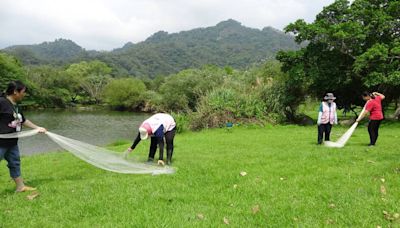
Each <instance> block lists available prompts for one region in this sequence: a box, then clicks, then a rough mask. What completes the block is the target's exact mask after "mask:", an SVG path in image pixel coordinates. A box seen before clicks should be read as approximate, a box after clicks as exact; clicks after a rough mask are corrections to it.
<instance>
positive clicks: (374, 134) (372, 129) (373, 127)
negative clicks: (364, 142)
mask: <svg viewBox="0 0 400 228" xmlns="http://www.w3.org/2000/svg"><path fill="white" fill-rule="evenodd" d="M381 122H382V120H370V121H369V123H368V133H369V140H370V143H369V144H370V145H375V143H376V140H377V139H378V135H379V126H380V125H381Z"/></svg>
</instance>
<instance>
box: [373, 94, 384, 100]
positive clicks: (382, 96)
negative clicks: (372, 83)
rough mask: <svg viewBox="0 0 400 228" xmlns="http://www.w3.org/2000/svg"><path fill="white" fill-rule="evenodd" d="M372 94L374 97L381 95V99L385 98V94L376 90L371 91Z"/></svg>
mask: <svg viewBox="0 0 400 228" xmlns="http://www.w3.org/2000/svg"><path fill="white" fill-rule="evenodd" d="M372 95H374V96H375V97H377V96H379V97H381V99H382V100H383V99H385V95H383V94H381V93H378V92H373V93H372Z"/></svg>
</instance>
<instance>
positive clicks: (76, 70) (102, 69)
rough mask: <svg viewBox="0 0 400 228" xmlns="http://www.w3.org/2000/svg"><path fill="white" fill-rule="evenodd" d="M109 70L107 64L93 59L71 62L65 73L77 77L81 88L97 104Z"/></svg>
mask: <svg viewBox="0 0 400 228" xmlns="http://www.w3.org/2000/svg"><path fill="white" fill-rule="evenodd" d="M111 70H112V69H111V68H110V67H109V66H107V64H105V63H103V62H101V61H98V60H94V61H90V62H86V61H82V62H80V63H74V64H71V65H70V66H69V67H68V69H67V70H66V73H67V74H68V75H70V76H71V77H72V78H74V79H77V80H78V81H79V83H80V85H81V88H82V89H83V90H84V91H85V92H86V93H87V95H89V97H90V98H91V100H94V102H95V103H96V104H98V103H100V101H101V94H102V92H103V89H104V87H105V86H106V85H107V83H108V82H109V81H110V79H111V76H110V73H111Z"/></svg>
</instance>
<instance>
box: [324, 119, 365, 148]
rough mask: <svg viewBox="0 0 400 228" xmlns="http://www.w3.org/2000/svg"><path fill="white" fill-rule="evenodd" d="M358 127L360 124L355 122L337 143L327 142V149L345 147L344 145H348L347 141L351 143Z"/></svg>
mask: <svg viewBox="0 0 400 228" xmlns="http://www.w3.org/2000/svg"><path fill="white" fill-rule="evenodd" d="M357 125H358V122H355V123H354V124H353V125H352V126H351V127H350V128H349V130H347V131H346V132H345V133H344V134H343V135H342V136H341V137H340V138H339V139H338V140H337V141H336V142H331V141H325V143H324V145H325V146H327V147H337V148H341V147H344V145H346V143H347V141H349V139H350V137H351V135H352V134H353V132H354V130H355V129H356V128H357Z"/></svg>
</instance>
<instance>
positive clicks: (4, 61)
mask: <svg viewBox="0 0 400 228" xmlns="http://www.w3.org/2000/svg"><path fill="white" fill-rule="evenodd" d="M24 74H25V73H24V70H23V68H22V66H21V64H20V63H19V61H18V60H17V59H16V58H14V57H12V56H10V55H7V54H6V53H3V52H0V91H4V90H5V89H6V87H7V85H8V83H9V82H10V81H13V80H23V79H24Z"/></svg>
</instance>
